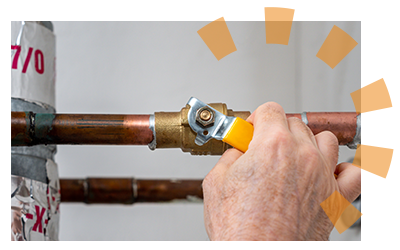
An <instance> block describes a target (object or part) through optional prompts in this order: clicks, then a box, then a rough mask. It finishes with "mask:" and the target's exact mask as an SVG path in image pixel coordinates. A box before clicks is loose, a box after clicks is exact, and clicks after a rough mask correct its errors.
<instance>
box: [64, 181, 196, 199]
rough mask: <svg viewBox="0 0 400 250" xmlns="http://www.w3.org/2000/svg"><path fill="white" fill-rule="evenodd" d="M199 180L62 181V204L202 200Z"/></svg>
mask: <svg viewBox="0 0 400 250" xmlns="http://www.w3.org/2000/svg"><path fill="white" fill-rule="evenodd" d="M201 183H202V180H136V179H134V178H86V179H61V180H60V186H61V188H60V190H61V201H62V202H84V203H86V204H112V203H118V204H133V203H136V202H165V201H172V200H193V199H202V198H203V192H202V188H201Z"/></svg>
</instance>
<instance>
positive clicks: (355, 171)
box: [335, 162, 361, 202]
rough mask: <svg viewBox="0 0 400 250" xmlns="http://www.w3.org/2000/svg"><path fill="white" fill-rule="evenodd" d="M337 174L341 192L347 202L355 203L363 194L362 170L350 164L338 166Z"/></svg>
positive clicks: (344, 163) (345, 163)
mask: <svg viewBox="0 0 400 250" xmlns="http://www.w3.org/2000/svg"><path fill="white" fill-rule="evenodd" d="M335 174H337V175H338V178H337V179H336V181H337V183H338V186H339V191H340V193H341V194H342V195H343V197H344V198H346V200H348V201H349V202H353V201H354V200H355V199H356V198H357V197H358V196H359V195H360V194H361V168H359V167H356V166H354V165H352V164H351V163H348V162H343V163H341V164H339V165H337V166H336V170H335Z"/></svg>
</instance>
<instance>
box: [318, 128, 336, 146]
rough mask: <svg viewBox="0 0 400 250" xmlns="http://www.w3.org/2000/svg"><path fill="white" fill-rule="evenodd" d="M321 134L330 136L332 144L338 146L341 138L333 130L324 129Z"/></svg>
mask: <svg viewBox="0 0 400 250" xmlns="http://www.w3.org/2000/svg"><path fill="white" fill-rule="evenodd" d="M321 134H323V135H324V136H326V137H327V138H329V139H328V140H329V142H330V143H332V145H335V146H338V145H339V140H338V138H337V137H336V135H335V134H333V133H332V132H331V131H322V132H321Z"/></svg>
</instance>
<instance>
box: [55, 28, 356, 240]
mask: <svg viewBox="0 0 400 250" xmlns="http://www.w3.org/2000/svg"><path fill="white" fill-rule="evenodd" d="M207 23H208V22H189V21H186V22H183V21H181V22H54V23H53V24H54V33H55V34H56V36H57V88H56V89H57V91H56V100H57V112H58V113H113V114H115V113H122V114H140V113H142V114H151V113H154V111H179V110H180V109H181V108H182V107H183V106H184V105H185V104H186V102H187V100H188V99H189V98H190V97H191V96H195V97H197V98H199V99H201V100H203V101H205V102H225V103H227V105H228V107H229V108H232V109H233V110H249V111H254V110H255V109H256V108H257V107H258V106H259V105H260V104H262V103H264V102H267V101H275V102H278V103H279V104H281V105H282V106H283V108H284V109H285V111H286V112H288V113H293V112H302V111H354V105H353V102H352V99H351V96H350V93H351V92H353V91H355V90H357V89H359V88H360V87H361V78H360V74H361V63H360V62H361V23H360V22H295V23H294V24H293V26H292V31H291V37H290V42H289V45H288V46H285V45H272V44H268V45H267V44H266V43H265V23H264V22H262V21H258V22H257V21H251V22H245V21H236V22H235V21H233V22H228V23H227V25H228V28H229V30H230V32H231V34H232V38H233V40H234V42H235V45H236V48H237V51H236V52H233V53H232V54H230V55H228V56H226V57H225V58H223V59H221V60H220V61H218V60H217V59H216V58H215V57H214V56H213V54H212V53H211V51H210V50H209V49H208V47H207V46H206V45H205V43H204V42H203V40H202V39H201V38H200V36H199V35H198V34H197V30H199V29H200V28H202V27H203V26H205V25H206V24H207ZM333 25H337V26H339V27H340V28H342V29H343V30H344V31H346V32H347V33H348V34H349V35H351V36H352V37H353V38H354V39H355V40H356V41H357V42H358V43H359V45H358V46H357V47H356V48H355V49H354V50H353V51H351V52H350V54H349V55H348V56H347V57H346V58H344V59H343V61H342V62H341V63H340V64H339V65H338V66H337V67H335V68H334V69H333V70H332V69H331V68H330V67H329V66H328V65H326V64H325V63H324V62H323V61H321V60H320V59H319V58H317V57H316V54H317V52H318V50H319V48H320V46H321V45H322V43H323V42H324V40H325V38H326V36H327V35H328V34H329V32H330V30H331V29H332V27H333ZM346 149H347V148H342V152H341V154H340V158H341V159H340V160H341V161H346V160H349V158H350V157H352V156H354V153H355V151H351V150H346ZM352 154H353V155H352ZM218 158H219V157H212V156H209V157H199V156H191V155H189V154H186V153H182V152H181V150H180V149H159V150H156V151H154V152H152V151H150V150H149V149H148V148H147V147H143V146H59V147H58V153H57V154H56V162H57V163H58V165H59V173H60V178H66V177H68V178H85V177H87V176H92V177H94V176H96V177H130V176H134V177H136V178H152V179H156V178H167V179H168V178H183V179H185V178H186V179H187V178H195V179H202V178H204V176H205V175H206V174H207V173H208V172H209V171H210V170H211V168H212V167H213V166H214V165H215V163H216V161H217V160H218ZM202 208H203V207H202V204H201V203H200V204H179V203H174V204H136V205H134V206H123V205H83V204H77V205H75V204H74V205H70V204H65V203H63V204H62V205H61V213H62V216H61V222H60V226H61V227H60V239H61V240H206V239H207V235H206V233H205V230H204V224H203V210H202ZM77 225H79V226H77ZM104 225H108V226H104ZM338 236H339V235H335V236H333V237H332V239H335V238H337V237H338ZM340 236H341V238H340V239H360V233H359V229H356V230H348V231H347V232H346V233H344V234H342V235H340ZM346 236H347V237H346Z"/></svg>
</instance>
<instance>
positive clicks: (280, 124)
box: [203, 102, 361, 240]
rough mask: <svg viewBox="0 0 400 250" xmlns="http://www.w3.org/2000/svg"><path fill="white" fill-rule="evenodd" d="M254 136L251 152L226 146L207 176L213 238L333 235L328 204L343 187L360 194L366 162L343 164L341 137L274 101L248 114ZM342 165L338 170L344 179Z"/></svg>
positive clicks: (349, 195)
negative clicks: (317, 130) (315, 127)
mask: <svg viewBox="0 0 400 250" xmlns="http://www.w3.org/2000/svg"><path fill="white" fill-rule="evenodd" d="M247 120H248V121H249V122H250V123H252V124H253V126H254V135H253V140H252V141H251V143H250V145H249V149H248V151H247V152H246V153H245V154H243V153H241V152H240V151H238V150H236V149H229V150H228V151H226V152H225V153H224V154H223V156H222V157H221V159H220V160H219V161H218V163H217V164H216V166H215V167H214V168H213V169H212V170H211V171H210V173H209V174H208V175H207V176H206V178H205V179H204V181H203V193H204V220H205V226H206V230H207V233H208V236H209V237H210V239H211V240H327V239H328V238H329V234H330V232H331V231H332V229H333V224H332V223H331V222H330V220H329V218H328V216H327V215H326V214H325V212H324V211H323V209H322V208H321V206H320V203H321V202H323V201H324V200H325V199H326V198H328V197H329V196H330V195H331V194H332V193H333V192H334V191H335V190H337V191H339V192H340V193H341V194H342V195H343V196H344V197H345V198H346V199H347V200H348V201H350V202H352V201H354V199H356V198H357V196H358V195H359V194H360V193H361V170H360V168H358V167H355V166H353V165H351V164H350V163H342V164H339V165H336V164H337V161H338V150H339V147H338V140H337V138H336V137H335V135H333V134H332V133H331V132H328V131H325V132H321V133H319V134H317V135H316V136H314V135H313V134H312V132H311V130H310V129H309V128H308V127H307V126H306V125H305V124H304V123H303V122H302V121H301V120H300V119H298V118H289V119H286V115H285V113H284V111H283V109H282V107H281V106H280V105H278V104H276V103H273V102H270V103H266V104H264V105H262V106H260V107H259V108H258V109H257V110H256V111H255V112H254V113H253V114H252V115H251V116H250V117H249V118H248V119H247ZM334 173H336V174H337V175H338V177H337V179H336V178H335V177H334Z"/></svg>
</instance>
